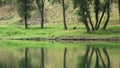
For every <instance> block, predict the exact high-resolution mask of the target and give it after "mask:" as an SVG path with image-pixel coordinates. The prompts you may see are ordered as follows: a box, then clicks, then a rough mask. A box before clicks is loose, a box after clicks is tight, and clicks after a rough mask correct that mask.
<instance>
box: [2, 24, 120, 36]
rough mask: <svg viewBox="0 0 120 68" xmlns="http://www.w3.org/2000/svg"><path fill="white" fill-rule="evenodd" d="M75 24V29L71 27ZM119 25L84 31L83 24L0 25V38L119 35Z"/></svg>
mask: <svg viewBox="0 0 120 68" xmlns="http://www.w3.org/2000/svg"><path fill="white" fill-rule="evenodd" d="M74 26H76V27H77V29H75V30H73V29H72V28H73V27H74ZM119 29H120V26H109V27H108V28H107V30H105V31H103V30H98V31H94V32H91V33H86V29H85V27H84V26H79V24H78V25H68V30H64V29H63V25H61V24H60V25H59V24H57V25H46V26H45V28H44V29H41V28H40V27H39V26H38V25H37V26H29V29H25V28H24V26H20V25H9V26H8V25H6V26H0V38H22V37H24V38H25V37H52V36H54V37H59V36H92V37H120V30H119Z"/></svg>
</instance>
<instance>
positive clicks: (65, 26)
mask: <svg viewBox="0 0 120 68" xmlns="http://www.w3.org/2000/svg"><path fill="white" fill-rule="evenodd" d="M62 7H63V21H64V29H65V30H67V24H66V18H65V17H66V14H65V2H64V0H62Z"/></svg>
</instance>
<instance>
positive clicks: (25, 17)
mask: <svg viewBox="0 0 120 68" xmlns="http://www.w3.org/2000/svg"><path fill="white" fill-rule="evenodd" d="M24 2H25V16H24V19H25V28H26V29H27V28H28V25H27V0H25V1H24Z"/></svg>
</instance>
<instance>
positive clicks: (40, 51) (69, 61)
mask: <svg viewBox="0 0 120 68" xmlns="http://www.w3.org/2000/svg"><path fill="white" fill-rule="evenodd" d="M23 43H24V44H23ZM32 43H33V44H32ZM29 45H30V46H29ZM0 46H1V48H0V68H120V44H119V42H85V41H84V42H71V41H70V42H49V43H48V42H44V43H43V42H39V41H37V42H34V41H28V42H24V41H23V42H22V41H20V42H19V43H15V42H12V41H11V42H8V41H7V42H5V41H4V42H2V43H1V44H0Z"/></svg>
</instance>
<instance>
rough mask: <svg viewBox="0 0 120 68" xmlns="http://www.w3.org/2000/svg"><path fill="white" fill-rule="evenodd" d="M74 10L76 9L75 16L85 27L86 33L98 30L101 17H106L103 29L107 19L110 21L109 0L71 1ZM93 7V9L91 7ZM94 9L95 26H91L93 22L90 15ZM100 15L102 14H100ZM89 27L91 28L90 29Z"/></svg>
mask: <svg viewBox="0 0 120 68" xmlns="http://www.w3.org/2000/svg"><path fill="white" fill-rule="evenodd" d="M73 5H74V8H78V10H77V11H78V13H77V15H78V16H79V20H80V21H82V22H83V23H84V25H85V27H86V30H87V32H90V31H91V30H92V31H94V30H98V29H99V28H100V25H101V22H103V21H102V19H103V17H105V16H106V17H107V18H106V20H105V22H104V25H103V28H102V29H104V30H105V29H106V27H107V25H108V22H109V19H110V0H104V1H100V0H73ZM91 6H93V8H92V7H91ZM93 9H94V14H95V21H96V23H95V25H93V24H94V23H93V22H94V21H93V20H92V17H91V16H93V15H91V14H92V13H93V12H92V10H93ZM101 13H102V14H101ZM100 14H101V15H100ZM90 26H91V27H90Z"/></svg>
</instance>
